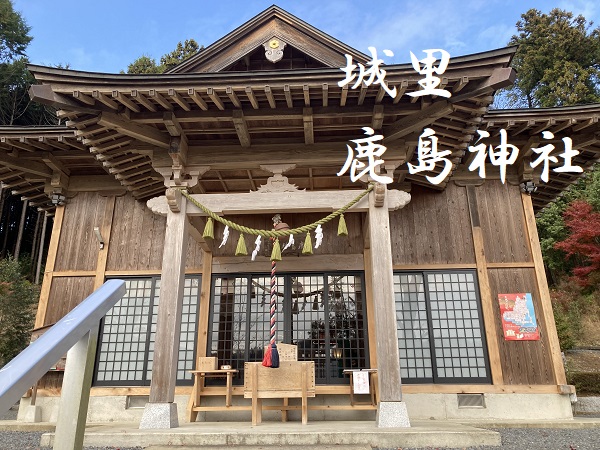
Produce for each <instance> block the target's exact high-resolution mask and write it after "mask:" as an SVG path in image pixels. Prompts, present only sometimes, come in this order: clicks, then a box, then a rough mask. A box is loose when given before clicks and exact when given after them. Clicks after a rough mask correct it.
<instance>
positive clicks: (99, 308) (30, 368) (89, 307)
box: [0, 280, 125, 415]
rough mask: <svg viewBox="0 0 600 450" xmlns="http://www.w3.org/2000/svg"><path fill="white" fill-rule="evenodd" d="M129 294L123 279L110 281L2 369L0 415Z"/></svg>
mask: <svg viewBox="0 0 600 450" xmlns="http://www.w3.org/2000/svg"><path fill="white" fill-rule="evenodd" d="M123 295H125V282H124V281H123V280H109V281H107V282H106V283H104V284H103V285H102V286H101V287H100V288H99V289H97V290H96V291H94V292H93V293H92V294H91V295H90V296H89V297H87V298H86V299H85V300H83V301H82V302H81V303H80V304H79V305H78V306H76V307H75V308H74V309H73V310H72V311H71V312H69V313H68V314H67V315H66V316H64V317H63V318H62V319H60V320H59V321H58V322H57V323H56V324H54V325H53V326H52V327H51V328H50V329H49V330H48V331H46V332H45V333H44V334H43V335H42V336H41V337H40V338H39V339H37V340H36V341H35V342H33V343H32V344H31V345H29V347H27V348H26V349H25V350H23V351H22V352H21V353H19V354H18V355H17V356H16V357H15V358H13V359H12V360H11V361H10V362H9V363H8V364H6V365H5V366H4V367H3V368H2V369H0V415H2V414H4V413H5V412H7V411H8V410H9V409H10V408H11V406H12V405H14V404H15V403H16V402H17V401H18V400H19V398H21V396H22V395H23V393H24V392H25V391H27V389H29V388H30V387H31V386H33V385H34V384H35V383H37V381H38V380H39V379H40V378H41V377H42V376H43V375H44V374H45V373H46V372H48V370H50V368H51V367H52V366H53V365H54V364H56V361H58V360H59V359H60V358H61V357H62V356H63V355H64V354H65V353H67V351H68V350H69V349H70V348H71V347H73V346H74V345H75V344H76V343H77V342H78V341H79V340H80V339H81V338H83V337H84V336H85V334H86V333H88V332H89V331H90V330H91V329H92V328H93V327H96V326H98V324H99V323H100V319H102V317H104V315H105V314H106V313H107V312H108V311H109V310H110V309H111V308H112V307H113V306H114V305H115V304H116V303H117V302H118V301H119V300H120V299H121V298H122V297H123Z"/></svg>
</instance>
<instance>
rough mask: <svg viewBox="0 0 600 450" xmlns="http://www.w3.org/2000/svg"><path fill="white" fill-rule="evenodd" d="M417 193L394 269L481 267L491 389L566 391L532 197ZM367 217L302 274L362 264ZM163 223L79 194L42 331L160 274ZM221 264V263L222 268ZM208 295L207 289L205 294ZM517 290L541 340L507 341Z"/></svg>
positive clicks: (125, 203)
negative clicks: (507, 300) (94, 294)
mask: <svg viewBox="0 0 600 450" xmlns="http://www.w3.org/2000/svg"><path fill="white" fill-rule="evenodd" d="M411 196H412V200H411V202H410V203H409V204H408V205H407V206H406V207H405V208H403V209H401V210H399V211H393V212H390V230H391V238H392V255H393V264H394V267H395V269H397V270H410V269H414V270H428V269H449V268H450V269H452V268H455V269H459V268H464V269H472V270H476V271H477V275H478V279H479V284H480V293H481V299H482V310H483V315H484V321H485V326H486V338H487V341H488V350H489V354H490V364H491V370H492V379H493V384H494V385H498V386H502V385H527V386H531V385H546V386H547V385H556V384H564V383H565V381H564V370H563V368H562V364H560V349H559V348H558V341H557V338H556V332H555V329H554V323H553V322H552V309H551V305H550V301H549V298H548V296H547V286H545V285H544V284H543V283H544V274H543V266H542V265H541V254H540V253H539V245H538V244H537V242H536V240H537V232H536V231H535V222H534V219H533V209H532V208H531V200H530V198H528V197H523V196H522V194H521V193H520V191H519V188H518V186H511V185H509V184H506V185H503V184H501V183H500V182H499V181H493V180H488V181H486V182H485V183H484V184H483V185H482V186H472V185H471V186H459V185H456V184H455V183H450V184H449V185H448V186H447V187H446V189H445V190H444V191H441V192H438V191H434V190H432V189H428V188H422V187H418V186H415V187H414V188H413V190H412V192H411ZM59 209H60V208H59ZM271 216H272V215H254V216H250V215H240V216H231V217H229V218H230V219H231V220H233V221H235V222H237V223H240V224H243V225H247V226H250V227H254V228H271V226H272V222H271ZM322 216H323V214H322V213H321V214H320V213H315V214H289V215H285V214H284V215H283V217H282V218H283V220H284V221H285V222H286V223H288V225H289V226H290V227H292V228H293V227H297V226H301V225H304V224H307V223H311V222H313V221H315V220H317V219H319V218H321V217H322ZM363 216H364V214H358V213H348V214H346V215H345V218H346V222H347V226H348V231H349V236H348V237H338V236H337V225H338V222H337V220H334V221H332V222H330V223H328V224H326V225H324V227H323V228H324V233H325V239H324V240H323V244H322V246H321V248H319V249H318V250H316V251H315V256H316V258H315V259H314V264H313V263H310V264H307V265H306V267H309V268H307V269H306V270H321V267H319V264H321V263H319V262H318V261H319V257H323V258H330V259H331V258H335V257H336V255H338V256H339V257H340V261H342V260H343V256H342V255H345V257H346V258H348V257H354V256H359V255H360V256H361V257H362V254H363V251H364V250H363V249H364V242H363V233H362V230H363V219H364V217H363ZM165 223H166V220H165V218H164V217H161V216H157V215H155V214H153V213H152V212H151V211H150V210H149V209H148V208H147V207H146V205H145V204H144V203H140V202H137V201H136V200H134V199H133V198H132V197H130V196H129V195H125V196H121V197H116V198H115V197H103V196H101V195H98V194H95V193H80V194H78V195H77V196H76V197H74V198H72V199H70V200H69V202H68V203H67V205H66V206H65V207H63V208H62V211H60V212H57V220H56V222H55V226H54V230H53V237H52V241H51V244H50V249H51V252H50V253H49V258H48V263H47V267H46V273H45V275H44V285H43V288H42V295H41V299H40V312H39V313H38V317H37V319H36V325H37V326H41V325H45V324H49V323H53V322H55V321H57V320H58V319H60V318H61V317H62V316H63V315H64V314H66V313H67V312H68V311H69V310H70V309H72V308H73V307H74V306H75V305H76V304H78V303H79V302H80V301H81V300H82V299H83V298H85V297H86V296H87V295H89V293H91V291H92V290H93V289H94V287H97V286H98V285H99V284H98V283H99V282H101V281H102V280H104V278H105V277H106V276H116V275H123V276H126V275H129V276H135V275H138V276H141V275H149V274H160V269H161V262H162V251H163V245H164V230H165ZM532 224H533V225H532ZM95 226H99V227H101V228H102V230H103V237H104V239H105V241H106V243H107V244H106V246H107V247H106V249H105V250H103V251H100V250H99V245H98V242H97V239H96V236H95V235H94V232H93V228H94V227H95ZM532 227H533V228H532ZM200 231H202V230H200ZM222 232H223V226H222V225H220V224H218V223H216V224H215V242H214V243H215V245H214V252H213V254H212V255H213V256H214V257H215V258H216V259H215V261H217V260H219V261H227V260H228V259H231V258H229V257H231V256H232V255H233V254H234V253H235V247H236V245H237V241H238V237H239V233H238V232H235V231H232V232H231V235H230V239H229V241H228V243H227V244H226V246H224V247H223V248H221V249H219V248H218V246H219V243H220V239H221V235H222ZM189 242H190V243H189V246H188V256H187V264H186V267H187V269H186V270H187V271H188V272H196V273H201V272H202V266H203V260H204V261H205V263H206V259H205V255H204V252H203V251H202V250H201V249H200V246H199V245H198V244H197V243H196V242H195V241H194V240H193V239H189ZM313 244H314V239H313ZM246 245H247V248H248V251H249V253H250V252H251V251H252V249H253V247H254V237H253V236H246ZM53 248H54V251H53V252H52V249H53ZM103 252H104V253H103ZM536 252H537V253H536ZM207 255H209V256H210V254H207ZM235 259H236V260H238V259H242V258H235ZM247 259H248V257H246V258H245V259H244V260H247ZM288 259H289V258H288ZM303 259H307V260H308V259H310V258H303ZM209 261H212V256H211V257H210V258H209ZM218 264H220V265H221V266H222V264H223V262H219V263H218ZM225 264H227V263H225ZM330 266H331V263H330V262H329V266H328V267H330ZM217 270H218V269H217ZM252 270H253V269H252ZM210 271H211V270H210V268H208V273H210ZM203 284H204V283H203ZM208 289H209V285H208V284H207V285H206V291H207V292H208ZM518 292H531V293H532V295H533V298H534V307H535V312H536V317H537V319H538V326H539V329H540V334H541V339H540V340H539V341H529V342H514V341H504V338H503V336H502V329H501V321H500V314H499V306H498V300H497V298H498V294H500V293H518Z"/></svg>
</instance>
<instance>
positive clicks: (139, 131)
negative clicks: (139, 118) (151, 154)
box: [98, 112, 170, 149]
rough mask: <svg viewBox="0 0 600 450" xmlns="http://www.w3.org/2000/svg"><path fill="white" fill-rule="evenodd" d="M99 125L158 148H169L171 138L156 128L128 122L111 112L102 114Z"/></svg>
mask: <svg viewBox="0 0 600 450" xmlns="http://www.w3.org/2000/svg"><path fill="white" fill-rule="evenodd" d="M98 123H99V124H100V125H104V126H106V127H108V128H114V129H116V130H118V131H119V132H120V133H122V134H126V135H127V136H130V137H133V138H136V139H139V140H140V141H143V142H147V143H149V144H153V145H156V146H157V147H160V148H166V149H168V148H169V144H170V139H169V136H167V135H165V134H163V133H162V132H160V131H159V130H157V129H156V128H154V127H151V126H148V125H140V124H137V123H135V122H131V121H128V120H127V119H124V118H122V117H120V116H118V115H117V114H114V113H110V112H103V113H101V114H100V120H98Z"/></svg>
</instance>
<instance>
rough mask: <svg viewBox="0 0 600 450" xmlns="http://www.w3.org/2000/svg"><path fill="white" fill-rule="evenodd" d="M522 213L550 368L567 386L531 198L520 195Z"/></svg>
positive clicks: (558, 382) (560, 381)
mask: <svg viewBox="0 0 600 450" xmlns="http://www.w3.org/2000/svg"><path fill="white" fill-rule="evenodd" d="M521 201H522V204H523V212H524V213H525V224H526V226H527V236H528V238H529V248H530V250H531V255H532V256H533V262H534V265H535V269H534V270H535V279H536V282H537V286H538V292H539V293H540V300H541V301H540V304H541V305H542V323H543V325H544V329H545V330H546V334H547V335H548V342H549V343H550V355H551V357H552V368H553V370H554V378H555V380H556V384H558V385H561V384H567V378H566V375H565V368H564V365H563V361H562V355H561V352H560V343H559V342H558V334H557V332H556V323H555V322H554V313H553V312H552V302H551V301H550V291H549V289H548V280H546V271H545V269H544V260H543V259H542V249H541V247H540V238H539V236H538V232H537V226H536V224H535V215H534V212H533V204H532V203H531V196H529V195H527V194H525V193H521Z"/></svg>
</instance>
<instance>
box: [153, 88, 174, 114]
mask: <svg viewBox="0 0 600 450" xmlns="http://www.w3.org/2000/svg"><path fill="white" fill-rule="evenodd" d="M148 94H149V95H150V97H152V98H153V99H154V100H156V103H158V104H159V105H160V106H162V107H163V108H165V109H166V110H167V111H173V105H172V104H171V102H170V101H168V100H167V99H166V98H164V97H163V96H162V95H161V94H160V92H157V91H156V89H150V90H149V91H148Z"/></svg>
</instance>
